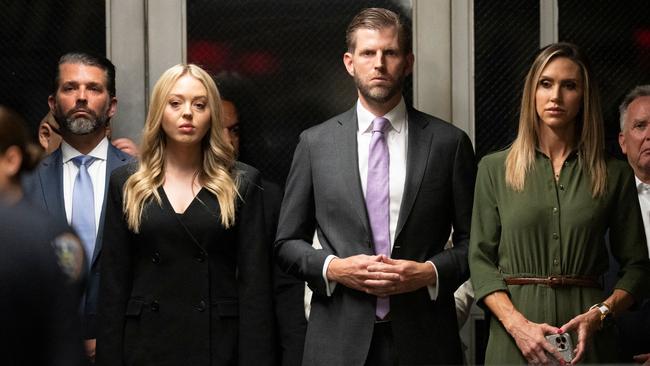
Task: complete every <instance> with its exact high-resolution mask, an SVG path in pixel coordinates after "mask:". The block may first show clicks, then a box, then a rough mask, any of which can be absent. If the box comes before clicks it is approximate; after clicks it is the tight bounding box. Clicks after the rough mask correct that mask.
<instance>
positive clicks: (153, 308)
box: [151, 300, 160, 311]
mask: <svg viewBox="0 0 650 366" xmlns="http://www.w3.org/2000/svg"><path fill="white" fill-rule="evenodd" d="M159 309H160V304H158V301H156V300H154V301H152V302H151V311H158V310H159Z"/></svg>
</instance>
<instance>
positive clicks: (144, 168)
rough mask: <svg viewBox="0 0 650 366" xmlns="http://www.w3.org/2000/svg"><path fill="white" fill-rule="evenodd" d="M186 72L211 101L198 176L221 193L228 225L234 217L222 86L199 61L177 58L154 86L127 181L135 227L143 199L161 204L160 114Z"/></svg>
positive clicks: (126, 196)
mask: <svg viewBox="0 0 650 366" xmlns="http://www.w3.org/2000/svg"><path fill="white" fill-rule="evenodd" d="M184 75H191V76H192V77H194V78H196V79H197V80H199V81H200V82H201V83H202V84H203V86H205V89H206V90H207V93H208V95H207V96H208V105H209V107H210V117H211V123H210V129H209V130H208V132H207V133H206V134H205V136H204V137H203V140H202V141H201V147H202V150H203V157H202V169H201V170H200V171H199V173H198V178H199V181H200V182H201V184H202V185H203V186H204V187H205V188H206V189H207V190H208V191H209V192H210V193H212V194H213V195H214V196H215V197H216V198H217V200H218V202H219V208H220V210H221V217H220V219H221V224H222V225H223V226H224V227H226V228H228V227H230V226H232V225H233V224H234V223H235V200H236V198H237V196H238V195H239V193H238V191H237V186H238V176H237V173H236V172H234V167H235V157H234V151H233V148H232V146H231V145H230V144H229V143H227V142H226V141H225V140H224V137H223V129H222V126H223V123H222V120H221V118H222V112H221V98H220V96H219V91H218V90H217V87H216V85H215V83H214V81H213V80H212V77H210V75H209V74H208V73H207V72H205V71H204V70H203V69H201V68H200V67H198V66H196V65H193V64H178V65H176V66H173V67H171V68H170V69H168V70H167V71H165V72H164V73H163V74H162V76H160V79H158V81H157V82H156V85H155V86H154V88H153V92H152V93H151V104H150V107H149V112H148V114H147V119H146V121H145V125H144V131H143V136H142V152H141V155H140V165H139V167H138V170H137V171H136V172H135V173H134V174H133V175H131V176H130V177H129V179H128V180H127V181H126V183H125V185H124V207H123V210H124V213H125V215H126V220H127V223H128V226H129V228H130V229H131V230H133V231H134V232H136V233H137V232H139V230H140V224H141V222H142V212H143V209H144V206H145V204H146V203H147V202H149V200H150V199H152V198H153V199H155V201H156V202H157V203H158V204H161V198H160V195H159V194H158V190H157V189H158V188H159V187H161V186H162V185H163V183H164V179H165V165H164V164H165V148H166V139H165V133H164V131H163V129H162V118H163V113H164V111H165V107H166V105H167V98H168V96H169V93H170V92H171V90H172V88H173V87H174V84H176V81H177V80H178V79H180V78H181V77H182V76H184Z"/></svg>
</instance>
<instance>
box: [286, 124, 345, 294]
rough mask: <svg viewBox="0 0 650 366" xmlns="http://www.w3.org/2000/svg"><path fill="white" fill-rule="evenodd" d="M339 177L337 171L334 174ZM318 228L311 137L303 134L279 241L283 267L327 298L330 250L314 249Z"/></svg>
mask: <svg viewBox="0 0 650 366" xmlns="http://www.w3.org/2000/svg"><path fill="white" fill-rule="evenodd" d="M332 174H335V172H332ZM315 229H316V217H315V201H314V185H313V176H312V170H311V156H310V152H309V138H308V136H307V135H306V134H305V133H304V132H303V133H302V134H301V136H300V141H299V142H298V147H296V151H295V153H294V155H293V163H292V164H291V170H290V171H289V177H288V178H287V187H286V193H285V196H284V199H283V200H282V209H281V210H280V220H279V223H278V234H277V236H276V240H275V251H276V255H277V260H278V263H279V264H280V268H282V269H283V270H284V271H285V272H287V273H289V274H292V275H294V276H296V277H298V278H299V279H301V280H304V281H307V284H308V285H309V287H310V288H311V289H312V290H313V291H314V293H316V294H320V295H323V296H327V290H326V284H325V280H324V279H323V265H324V263H325V259H326V258H327V256H328V255H330V254H333V253H330V252H329V251H327V250H317V249H314V248H313V247H312V246H311V242H312V240H313V237H314V231H315Z"/></svg>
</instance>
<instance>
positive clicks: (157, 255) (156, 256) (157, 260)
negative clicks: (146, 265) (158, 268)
mask: <svg viewBox="0 0 650 366" xmlns="http://www.w3.org/2000/svg"><path fill="white" fill-rule="evenodd" d="M151 262H152V263H154V264H158V263H160V253H158V252H155V253H153V256H152V257H151Z"/></svg>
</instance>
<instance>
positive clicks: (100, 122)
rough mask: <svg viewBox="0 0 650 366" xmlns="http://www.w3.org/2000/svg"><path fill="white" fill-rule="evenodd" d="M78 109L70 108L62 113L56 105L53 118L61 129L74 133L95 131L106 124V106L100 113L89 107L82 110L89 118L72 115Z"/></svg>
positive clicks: (86, 133) (82, 133) (80, 133)
mask: <svg viewBox="0 0 650 366" xmlns="http://www.w3.org/2000/svg"><path fill="white" fill-rule="evenodd" d="M78 110H79V108H75V109H72V110H70V111H69V112H68V113H64V112H63V111H62V110H61V109H60V108H59V106H58V105H57V107H56V109H55V111H54V119H56V121H57V122H58V123H59V126H61V128H62V129H64V130H67V131H69V132H70V133H72V134H74V135H88V134H91V133H93V132H95V131H97V130H98V129H100V128H101V127H104V126H106V122H107V121H108V115H107V111H108V108H106V110H105V111H103V113H101V114H97V113H95V111H93V110H90V109H84V112H86V113H88V114H89V115H90V118H85V117H77V118H75V117H72V115H73V114H74V113H75V112H77V111H78Z"/></svg>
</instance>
